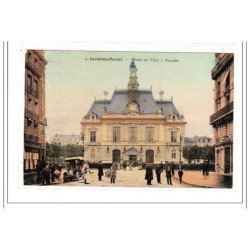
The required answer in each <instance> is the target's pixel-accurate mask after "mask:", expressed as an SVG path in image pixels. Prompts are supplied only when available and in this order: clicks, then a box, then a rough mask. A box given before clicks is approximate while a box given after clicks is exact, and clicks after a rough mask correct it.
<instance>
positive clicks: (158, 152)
mask: <svg viewBox="0 0 250 250" xmlns="http://www.w3.org/2000/svg"><path fill="white" fill-rule="evenodd" d="M129 70H130V76H129V82H128V85H127V88H126V89H121V90H118V89H115V91H114V92H113V95H112V98H111V100H108V99H107V98H106V97H107V94H108V93H107V92H106V91H104V95H105V98H104V99H103V100H95V101H94V102H93V104H92V106H91V107H90V109H89V111H88V112H87V114H86V115H85V116H84V117H83V119H82V121H81V125H82V134H83V140H84V158H85V160H87V161H89V162H90V163H94V162H99V161H102V162H103V163H112V162H122V161H129V162H134V161H141V162H147V163H160V162H161V161H162V162H165V161H174V162H176V163H177V162H179V161H180V160H181V148H182V146H183V143H184V141H183V140H182V138H184V137H185V124H186V122H185V119H184V116H183V115H181V114H180V113H179V112H178V110H177V109H176V107H175V105H174V103H173V100H172V98H171V100H165V99H163V94H164V92H163V91H160V99H159V100H155V99H154V97H153V94H152V89H146V90H145V89H139V83H138V81H137V67H136V65H135V63H134V61H132V62H131V64H130V67H129Z"/></svg>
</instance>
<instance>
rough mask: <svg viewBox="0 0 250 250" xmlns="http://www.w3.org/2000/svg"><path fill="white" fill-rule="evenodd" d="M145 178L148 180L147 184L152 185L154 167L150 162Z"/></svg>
mask: <svg viewBox="0 0 250 250" xmlns="http://www.w3.org/2000/svg"><path fill="white" fill-rule="evenodd" d="M145 180H147V185H152V184H151V181H152V180H153V168H152V166H151V164H148V165H147V167H146V173H145Z"/></svg>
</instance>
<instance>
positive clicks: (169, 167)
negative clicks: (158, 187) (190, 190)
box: [145, 162, 183, 185]
mask: <svg viewBox="0 0 250 250" xmlns="http://www.w3.org/2000/svg"><path fill="white" fill-rule="evenodd" d="M175 168H176V165H175V163H174V162H172V163H171V164H169V163H168V162H166V163H165V165H164V164H163V162H161V163H160V164H159V165H157V166H156V168H155V174H156V178H157V183H158V184H161V174H162V173H163V171H164V169H165V171H166V178H167V184H168V185H173V183H172V176H174V174H175ZM178 176H179V182H180V183H182V177H183V170H182V168H181V164H180V165H179V170H178ZM145 180H147V185H152V183H151V182H152V180H153V167H152V165H151V164H148V165H147V167H146V173H145Z"/></svg>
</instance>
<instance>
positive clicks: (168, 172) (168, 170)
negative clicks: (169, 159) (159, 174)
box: [166, 166, 172, 185]
mask: <svg viewBox="0 0 250 250" xmlns="http://www.w3.org/2000/svg"><path fill="white" fill-rule="evenodd" d="M166 177H167V183H168V185H172V172H171V168H170V166H168V168H167V170H166Z"/></svg>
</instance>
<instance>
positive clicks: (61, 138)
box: [51, 134, 82, 145]
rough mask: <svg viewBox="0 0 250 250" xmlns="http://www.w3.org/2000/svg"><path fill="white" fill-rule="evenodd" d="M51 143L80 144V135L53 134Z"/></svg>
mask: <svg viewBox="0 0 250 250" xmlns="http://www.w3.org/2000/svg"><path fill="white" fill-rule="evenodd" d="M51 143H58V144H61V145H67V144H75V145H82V135H73V134H72V135H62V134H60V135H58V134H55V135H54V136H53V137H52V138H51Z"/></svg>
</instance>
